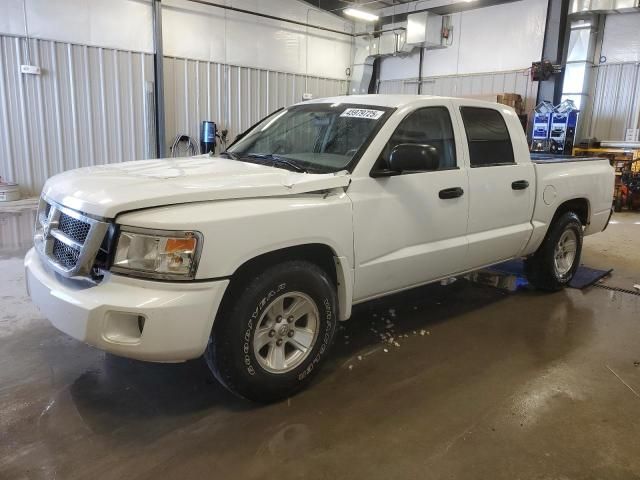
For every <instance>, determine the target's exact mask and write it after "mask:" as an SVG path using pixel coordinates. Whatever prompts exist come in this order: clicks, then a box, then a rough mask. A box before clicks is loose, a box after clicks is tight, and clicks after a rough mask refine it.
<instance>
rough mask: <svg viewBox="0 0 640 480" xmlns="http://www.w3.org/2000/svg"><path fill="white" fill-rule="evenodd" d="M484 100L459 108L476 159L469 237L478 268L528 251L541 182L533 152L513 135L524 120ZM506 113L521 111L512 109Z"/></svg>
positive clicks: (519, 133) (470, 258)
mask: <svg viewBox="0 0 640 480" xmlns="http://www.w3.org/2000/svg"><path fill="white" fill-rule="evenodd" d="M480 105H482V106H475V105H469V106H466V105H461V106H460V110H459V114H460V120H461V122H462V126H463V130H464V132H465V134H466V140H467V141H466V145H465V148H466V153H467V155H468V159H469V165H470V168H469V222H468V230H467V239H468V241H469V256H468V262H469V267H472V268H475V267H482V266H485V265H489V264H492V263H496V262H499V261H501V260H504V259H508V258H512V257H514V256H517V255H518V254H519V253H520V252H521V251H522V248H523V247H524V245H525V244H526V243H527V241H528V239H529V237H530V235H531V231H532V228H533V227H532V224H531V217H532V215H533V207H534V200H535V187H536V185H535V171H534V167H533V164H532V163H531V161H530V160H529V156H528V152H525V154H524V155H523V152H521V151H520V149H519V147H520V143H515V144H514V142H513V140H512V139H514V138H515V139H516V141H517V140H519V137H518V136H522V135H523V132H522V131H517V130H514V128H521V127H520V124H519V123H514V122H505V118H504V116H503V115H504V114H505V112H502V109H501V108H500V107H498V106H496V107H495V108H491V107H490V106H489V107H487V106H485V105H484V104H480ZM506 114H511V115H515V114H513V113H510V112H509V111H508V110H507V111H506ZM510 129H511V130H510ZM523 145H524V143H523ZM514 147H516V149H515V151H517V152H518V155H516V154H515V152H514ZM516 158H517V159H519V160H521V162H522V163H518V162H517V161H516Z"/></svg>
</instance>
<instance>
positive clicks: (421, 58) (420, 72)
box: [418, 47, 424, 95]
mask: <svg viewBox="0 0 640 480" xmlns="http://www.w3.org/2000/svg"><path fill="white" fill-rule="evenodd" d="M423 63H424V48H423V47H420V64H419V66H418V95H421V94H422V64H423Z"/></svg>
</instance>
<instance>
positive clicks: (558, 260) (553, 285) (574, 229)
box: [525, 212, 583, 292]
mask: <svg viewBox="0 0 640 480" xmlns="http://www.w3.org/2000/svg"><path fill="white" fill-rule="evenodd" d="M582 236H583V233H582V223H581V222H580V219H579V218H578V216H577V215H576V214H575V213H573V212H567V213H565V214H563V215H562V216H560V217H559V218H557V219H556V220H555V222H554V223H553V224H552V225H551V226H550V228H549V231H548V232H547V236H546V237H545V239H544V241H543V242H542V245H540V248H538V251H537V252H536V253H535V254H533V255H532V256H530V257H529V258H527V259H526V260H525V272H526V275H527V279H528V280H529V283H530V284H531V285H533V286H534V287H535V288H537V289H539V290H545V291H550V292H554V291H557V290H560V289H562V288H564V287H565V286H566V285H568V284H569V282H571V279H572V278H573V276H574V274H575V273H576V270H577V269H578V266H579V265H580V255H581V253H582Z"/></svg>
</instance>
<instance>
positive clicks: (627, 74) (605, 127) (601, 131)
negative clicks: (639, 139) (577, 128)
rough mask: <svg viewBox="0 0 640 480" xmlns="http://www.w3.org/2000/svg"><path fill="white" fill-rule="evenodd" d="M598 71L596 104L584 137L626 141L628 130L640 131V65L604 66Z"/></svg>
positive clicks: (584, 125) (584, 122) (585, 122)
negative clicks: (639, 129) (636, 129)
mask: <svg viewBox="0 0 640 480" xmlns="http://www.w3.org/2000/svg"><path fill="white" fill-rule="evenodd" d="M594 69H595V72H594V73H595V74H596V80H595V90H594V93H593V105H592V110H591V113H590V115H589V118H588V119H584V118H583V119H582V122H581V123H582V125H581V133H582V134H583V135H582V136H583V137H595V138H597V139H599V140H624V137H625V132H626V130H627V129H629V128H640V125H639V114H640V64H639V63H635V62H634V63H618V64H609V65H607V64H603V65H598V66H596V67H594ZM580 138H582V137H580Z"/></svg>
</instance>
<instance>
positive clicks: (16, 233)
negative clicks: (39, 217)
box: [0, 209, 36, 255]
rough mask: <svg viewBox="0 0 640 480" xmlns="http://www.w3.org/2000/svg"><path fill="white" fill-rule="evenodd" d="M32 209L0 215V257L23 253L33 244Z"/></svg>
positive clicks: (33, 222)
mask: <svg viewBox="0 0 640 480" xmlns="http://www.w3.org/2000/svg"><path fill="white" fill-rule="evenodd" d="M35 222H36V211H35V210H34V209H24V210H16V211H14V212H12V213H5V212H2V213H0V252H1V253H0V255H6V254H9V253H12V252H22V251H25V250H26V249H27V248H28V247H29V246H31V245H32V244H33V226H34V225H35Z"/></svg>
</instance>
